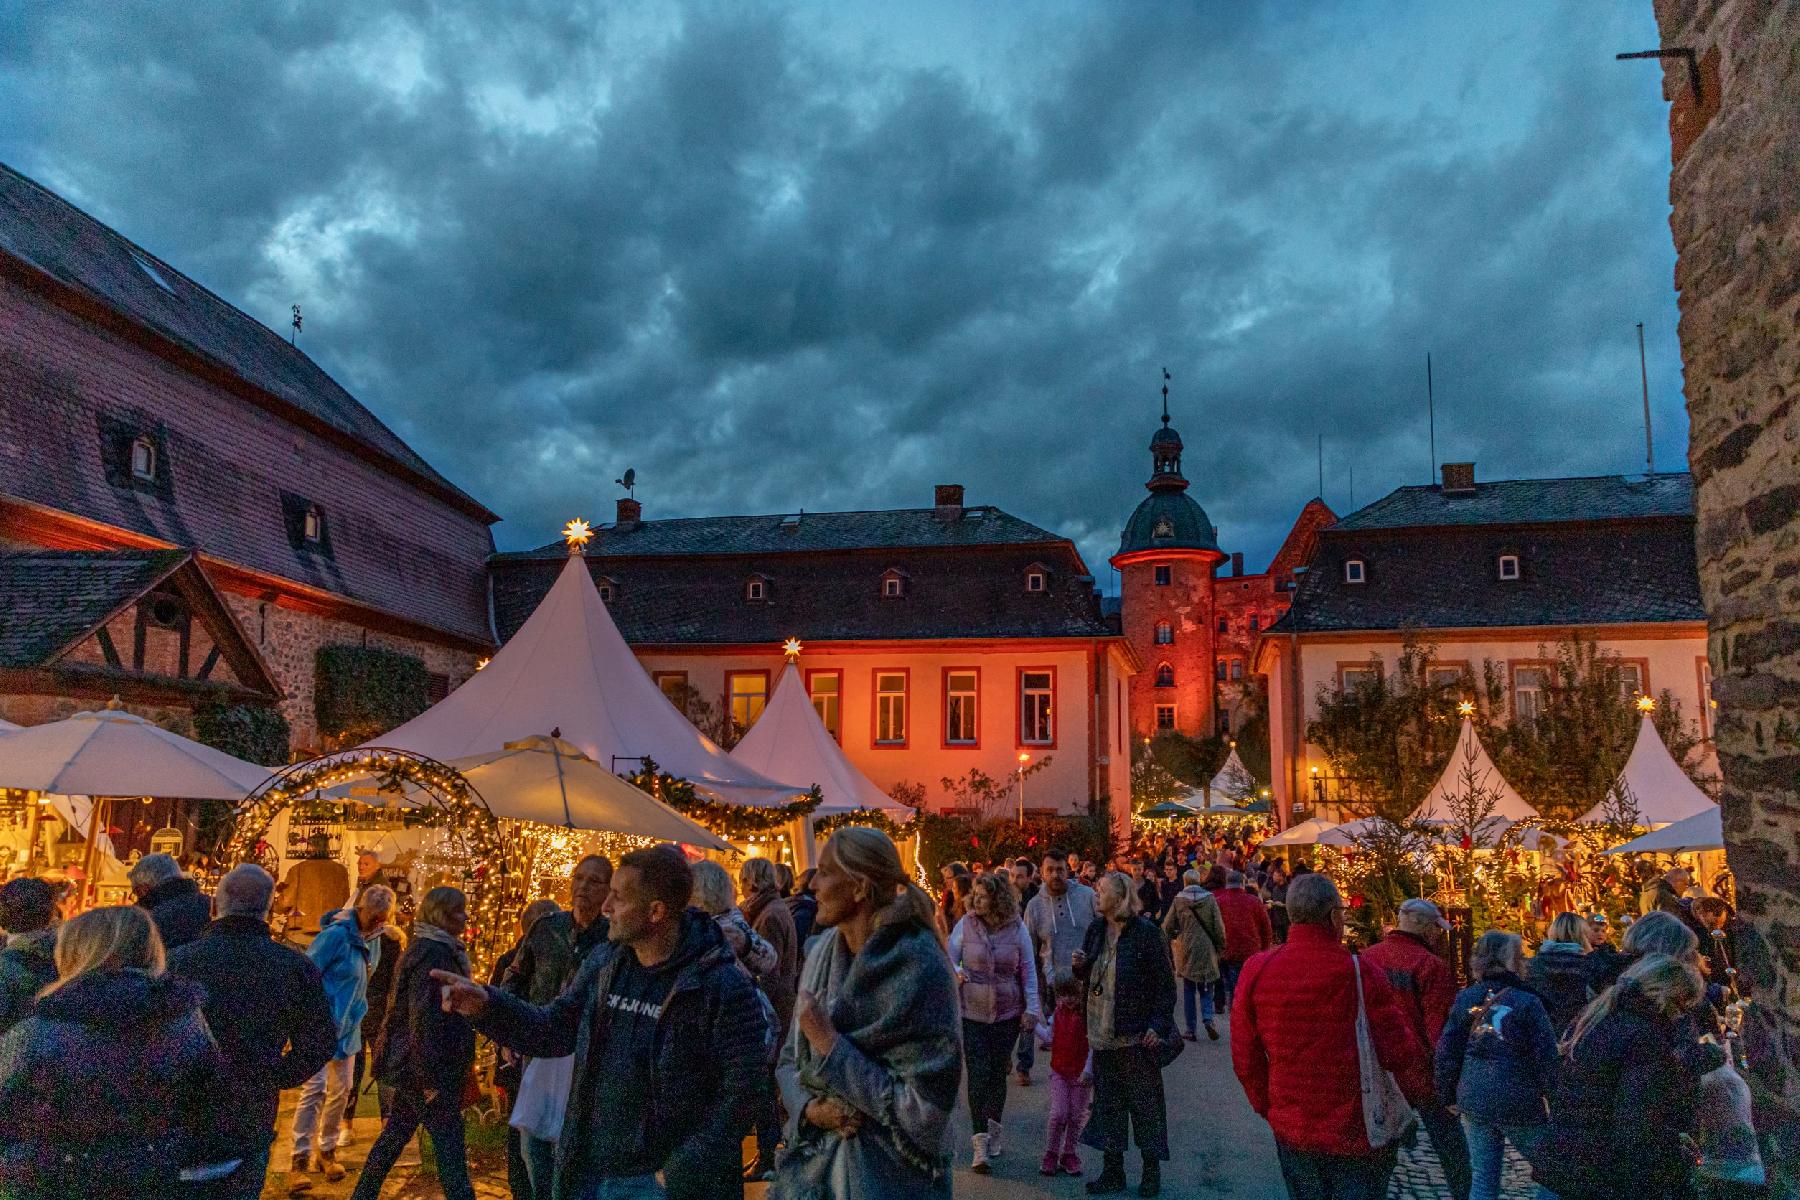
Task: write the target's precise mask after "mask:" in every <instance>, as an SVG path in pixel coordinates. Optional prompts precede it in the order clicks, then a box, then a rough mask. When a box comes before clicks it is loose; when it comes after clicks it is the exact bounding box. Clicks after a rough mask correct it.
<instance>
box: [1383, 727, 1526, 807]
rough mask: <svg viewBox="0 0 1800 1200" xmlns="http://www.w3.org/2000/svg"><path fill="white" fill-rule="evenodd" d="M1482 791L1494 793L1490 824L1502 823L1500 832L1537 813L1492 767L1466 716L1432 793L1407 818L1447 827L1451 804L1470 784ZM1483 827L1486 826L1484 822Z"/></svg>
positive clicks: (1490, 760)
mask: <svg viewBox="0 0 1800 1200" xmlns="http://www.w3.org/2000/svg"><path fill="white" fill-rule="evenodd" d="M1471 781H1472V782H1473V783H1474V786H1475V787H1476V788H1478V789H1480V790H1482V791H1484V792H1494V793H1495V794H1496V796H1495V804H1494V811H1493V813H1492V814H1491V816H1490V821H1495V820H1498V821H1504V822H1505V824H1504V825H1502V826H1501V828H1502V829H1505V828H1510V827H1511V826H1512V825H1514V824H1517V823H1518V822H1520V821H1535V820H1537V819H1538V816H1539V814H1538V810H1537V809H1535V808H1533V807H1531V805H1529V804H1527V803H1525V800H1524V798H1523V797H1522V796H1520V795H1519V793H1518V792H1516V791H1514V790H1513V786H1512V784H1510V783H1508V782H1506V779H1505V778H1504V777H1503V776H1502V775H1501V774H1500V771H1499V769H1498V768H1496V767H1495V766H1494V760H1493V759H1491V758H1489V757H1488V752H1487V747H1486V746H1483V745H1482V744H1481V739H1480V738H1479V737H1477V736H1476V734H1475V723H1474V722H1473V721H1471V720H1470V719H1469V718H1468V717H1464V718H1463V722H1462V730H1461V732H1459V733H1458V734H1457V737H1456V748H1455V749H1454V750H1452V751H1451V752H1450V761H1449V762H1447V763H1445V764H1444V773H1443V774H1442V775H1441V776H1439V777H1438V781H1437V783H1436V784H1434V785H1433V786H1432V789H1431V791H1429V792H1427V793H1426V795H1425V799H1424V801H1423V802H1421V803H1420V805H1419V807H1418V808H1416V809H1414V810H1413V813H1412V816H1411V817H1410V818H1409V819H1410V820H1414V821H1424V822H1427V823H1429V824H1433V825H1447V824H1449V823H1451V822H1452V821H1453V820H1454V819H1455V818H1454V817H1453V816H1452V815H1451V811H1452V810H1451V802H1452V800H1453V799H1456V798H1460V797H1462V796H1463V795H1464V793H1465V792H1467V791H1468V788H1469V784H1470V782H1471ZM1484 824H1485V823H1484Z"/></svg>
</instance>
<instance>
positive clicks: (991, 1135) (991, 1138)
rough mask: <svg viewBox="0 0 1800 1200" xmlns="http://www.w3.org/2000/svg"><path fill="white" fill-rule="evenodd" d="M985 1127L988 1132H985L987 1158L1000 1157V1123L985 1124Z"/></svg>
mask: <svg viewBox="0 0 1800 1200" xmlns="http://www.w3.org/2000/svg"><path fill="white" fill-rule="evenodd" d="M987 1125H988V1130H987V1152H988V1157H989V1158H999V1157H1000V1122H998V1121H989V1122H988V1123H987Z"/></svg>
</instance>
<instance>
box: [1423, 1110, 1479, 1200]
mask: <svg viewBox="0 0 1800 1200" xmlns="http://www.w3.org/2000/svg"><path fill="white" fill-rule="evenodd" d="M1419 1124H1421V1125H1423V1126H1424V1127H1425V1132H1426V1133H1427V1134H1429V1135H1430V1137H1431V1148H1432V1149H1433V1150H1435V1151H1437V1156H1438V1164H1439V1165H1440V1166H1442V1167H1443V1168H1444V1182H1445V1183H1447V1184H1449V1185H1450V1195H1451V1196H1452V1197H1453V1198H1454V1200H1469V1184H1470V1183H1471V1182H1472V1178H1471V1172H1470V1168H1469V1143H1468V1140H1467V1139H1466V1138H1464V1137H1463V1127H1462V1119H1461V1118H1460V1117H1458V1116H1457V1115H1456V1114H1455V1113H1453V1112H1451V1111H1450V1110H1449V1109H1447V1108H1445V1107H1444V1106H1443V1105H1441V1104H1425V1105H1421V1106H1420V1108H1419Z"/></svg>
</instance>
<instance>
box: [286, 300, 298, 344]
mask: <svg viewBox="0 0 1800 1200" xmlns="http://www.w3.org/2000/svg"><path fill="white" fill-rule="evenodd" d="M292 324H293V326H294V331H293V332H292V333H290V334H288V345H290V346H293V345H297V344H298V342H299V338H300V306H299V305H298V304H296V305H294V319H293V321H292Z"/></svg>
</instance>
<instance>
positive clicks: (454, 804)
mask: <svg viewBox="0 0 1800 1200" xmlns="http://www.w3.org/2000/svg"><path fill="white" fill-rule="evenodd" d="M371 776H373V777H374V778H375V781H376V788H377V790H379V791H382V792H388V793H392V794H394V795H395V796H396V798H397V797H398V796H399V794H400V793H401V792H403V791H404V790H405V787H406V785H408V784H411V785H413V786H414V787H415V788H417V789H418V792H419V793H420V795H419V796H418V802H419V803H420V805H421V809H422V810H423V811H424V812H425V813H426V814H427V816H428V820H427V822H426V823H429V824H431V825H434V826H437V827H439V828H442V829H444V830H445V831H446V833H447V834H448V835H449V836H450V838H451V840H452V841H454V842H455V843H459V845H458V846H457V847H456V849H458V850H460V851H461V853H460V854H456V855H455V858H456V860H457V864H458V868H459V871H460V873H461V875H462V876H463V885H464V891H465V892H466V893H467V896H468V906H469V931H468V935H467V936H468V940H469V942H470V950H471V957H472V958H473V959H474V960H475V962H476V964H477V965H478V966H481V965H485V964H486V963H488V962H490V961H492V959H493V958H494V956H495V955H496V954H497V953H498V950H499V944H500V942H501V941H502V940H503V939H505V938H508V937H510V935H511V930H510V928H508V927H507V925H508V922H507V921H506V918H507V916H508V915H509V914H511V913H512V912H514V911H515V910H516V909H517V908H518V906H519V904H520V902H521V901H522V900H523V895H522V893H521V891H520V888H519V883H520V880H519V876H518V872H517V871H516V870H514V869H513V860H514V856H513V854H512V853H511V852H510V849H511V848H510V847H509V846H508V845H507V839H505V838H504V837H502V836H501V831H500V823H499V821H498V820H497V819H496V818H495V816H494V814H493V813H492V812H491V811H489V809H488V806H487V801H486V800H483V799H482V798H481V793H480V792H478V791H476V790H475V788H474V787H473V786H471V785H470V783H469V781H468V780H467V779H464V778H463V777H462V775H461V774H460V773H459V772H457V771H456V770H454V769H452V768H451V767H447V766H445V765H444V764H443V763H441V762H438V761H436V760H435V759H430V758H426V757H425V756H424V755H421V754H413V753H412V752H410V751H407V750H390V749H384V748H382V747H379V746H376V747H369V748H367V749H358V750H344V751H340V752H338V753H336V754H327V755H323V756H321V757H319V758H314V759H308V760H307V761H305V762H298V763H294V764H293V765H291V766H288V767H284V768H282V769H281V770H280V771H278V772H276V773H275V774H274V775H273V776H271V777H270V778H269V780H268V782H266V783H264V784H263V785H262V786H261V787H259V788H258V789H257V790H256V791H254V792H252V793H250V795H249V796H248V797H246V798H245V800H244V802H243V804H241V805H240V806H239V807H238V812H237V819H236V823H235V824H234V826H233V828H232V832H231V838H230V840H229V841H227V842H226V844H225V852H224V860H225V861H226V862H227V863H240V862H257V861H258V858H257V846H258V844H259V843H260V842H261V841H262V839H263V835H264V834H265V833H266V832H268V828H269V826H270V824H272V823H273V822H274V820H275V818H276V816H277V815H278V814H279V813H280V812H281V811H282V810H283V809H285V808H289V807H291V806H293V805H294V804H296V803H298V802H300V801H302V800H304V799H305V798H306V797H307V796H308V795H311V794H315V793H317V792H319V791H322V790H326V789H330V788H334V787H337V786H339V785H340V784H346V783H353V782H358V781H366V780H368V779H369V778H370V777H371ZM347 803H357V802H356V801H349V802H347ZM419 811H420V810H413V812H411V813H408V812H406V810H402V809H399V808H397V807H396V809H395V811H394V817H395V823H396V824H401V823H407V824H410V823H413V822H414V821H416V819H417V815H418V813H419ZM403 814H404V815H403Z"/></svg>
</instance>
